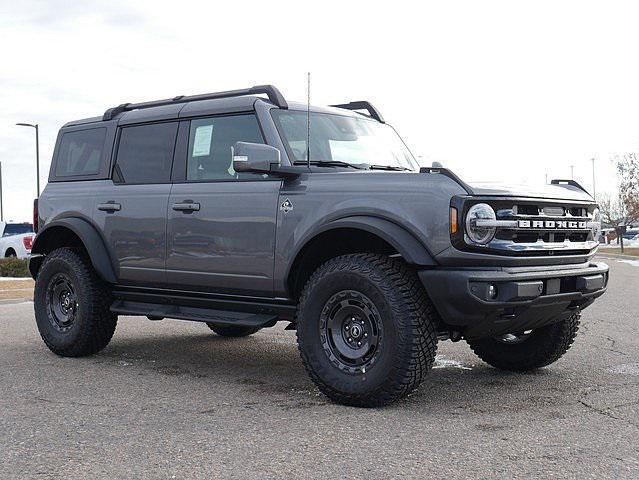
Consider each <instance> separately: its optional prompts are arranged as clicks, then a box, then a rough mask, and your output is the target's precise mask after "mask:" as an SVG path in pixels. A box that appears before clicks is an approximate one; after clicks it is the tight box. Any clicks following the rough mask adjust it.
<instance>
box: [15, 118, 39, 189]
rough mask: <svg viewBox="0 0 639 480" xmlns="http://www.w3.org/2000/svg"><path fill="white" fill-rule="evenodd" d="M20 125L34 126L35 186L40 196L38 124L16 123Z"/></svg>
mask: <svg viewBox="0 0 639 480" xmlns="http://www.w3.org/2000/svg"><path fill="white" fill-rule="evenodd" d="M16 125H19V126H21V127H32V128H35V133H36V188H37V190H38V195H37V197H38V198H39V197H40V140H39V138H38V124H37V123H36V124H35V125H33V124H31V123H16Z"/></svg>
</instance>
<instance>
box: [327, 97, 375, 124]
mask: <svg viewBox="0 0 639 480" xmlns="http://www.w3.org/2000/svg"><path fill="white" fill-rule="evenodd" d="M331 107H335V108H345V109H346V110H367V111H368V114H369V115H370V116H371V118H374V119H375V120H377V121H378V122H381V123H385V122H384V118H382V114H381V113H379V110H377V109H376V108H375V107H373V105H372V104H371V102H367V101H366V100H359V101H357V102H349V103H342V104H340V105H331Z"/></svg>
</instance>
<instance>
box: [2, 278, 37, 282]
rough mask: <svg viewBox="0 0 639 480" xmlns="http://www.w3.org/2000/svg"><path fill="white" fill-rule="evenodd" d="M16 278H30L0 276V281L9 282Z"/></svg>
mask: <svg viewBox="0 0 639 480" xmlns="http://www.w3.org/2000/svg"><path fill="white" fill-rule="evenodd" d="M16 280H31V277H0V282H9V281H16Z"/></svg>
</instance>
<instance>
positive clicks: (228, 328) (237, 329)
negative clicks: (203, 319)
mask: <svg viewBox="0 0 639 480" xmlns="http://www.w3.org/2000/svg"><path fill="white" fill-rule="evenodd" d="M207 325H208V327H209V328H210V329H211V330H213V331H214V332H215V333H217V334H218V335H220V336H222V337H248V336H249V335H253V334H254V333H257V332H258V331H260V330H261V329H260V328H259V327H241V326H238V325H216V324H214V323H207Z"/></svg>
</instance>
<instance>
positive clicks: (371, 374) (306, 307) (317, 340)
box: [298, 270, 398, 395]
mask: <svg viewBox="0 0 639 480" xmlns="http://www.w3.org/2000/svg"><path fill="white" fill-rule="evenodd" d="M376 283H377V282H375V281H373V280H372V279H369V278H366V277H364V276H363V275H362V274H360V273H357V272H353V271H344V270H342V271H335V272H331V273H329V274H327V275H325V276H323V277H322V278H321V279H320V280H319V281H318V282H317V283H315V284H314V286H313V288H312V290H311V291H309V292H308V295H307V297H306V298H305V300H304V302H303V307H302V310H301V311H300V316H301V318H300V319H299V320H300V322H299V325H298V337H299V341H300V347H301V349H303V355H304V356H305V357H306V359H307V361H308V362H309V363H310V365H312V368H313V370H314V373H315V374H316V375H317V376H318V377H319V378H320V380H321V381H322V383H325V384H327V385H331V386H332V387H333V388H335V389H337V390H339V391H340V392H343V393H346V394H352V395H360V394H368V393H370V392H371V391H375V390H378V389H382V388H384V387H385V385H386V384H387V382H388V381H389V378H390V377H391V375H389V372H390V371H392V370H393V369H394V368H395V365H394V362H395V361H396V359H397V357H398V355H397V335H398V332H397V325H396V322H395V315H394V313H393V310H392V308H391V306H390V304H389V302H388V299H387V298H386V297H385V295H384V293H383V292H382V291H381V290H380V288H379V287H378V285H377V284H376ZM344 290H354V291H357V292H359V293H362V294H364V295H366V296H367V297H368V298H369V299H370V300H371V301H372V302H373V304H374V305H375V307H376V308H377V311H378V313H379V316H380V320H381V323H382V329H383V333H382V339H381V342H380V345H379V346H378V348H379V349H380V351H379V353H378V355H377V357H376V359H375V362H374V363H373V364H372V365H370V366H368V367H367V368H366V371H365V373H357V374H352V373H348V372H344V371H342V370H341V369H340V368H339V367H337V366H336V365H334V364H333V363H332V362H331V361H330V359H329V357H328V355H327V354H326V352H325V351H324V348H323V346H322V332H321V331H320V315H321V313H322V310H323V308H324V305H325V304H326V302H328V300H329V299H330V298H331V297H332V296H333V295H335V294H336V293H339V292H341V291H344Z"/></svg>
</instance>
